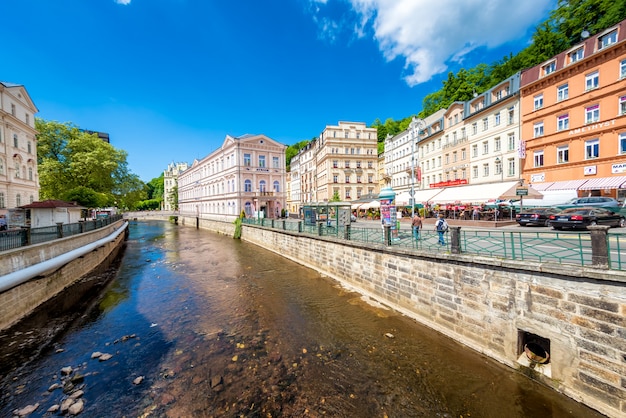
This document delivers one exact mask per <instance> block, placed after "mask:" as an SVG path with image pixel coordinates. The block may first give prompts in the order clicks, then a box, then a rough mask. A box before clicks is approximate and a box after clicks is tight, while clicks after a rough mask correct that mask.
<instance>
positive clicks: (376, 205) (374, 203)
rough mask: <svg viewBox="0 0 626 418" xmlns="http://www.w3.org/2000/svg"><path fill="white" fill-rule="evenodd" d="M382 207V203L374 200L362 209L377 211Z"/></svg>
mask: <svg viewBox="0 0 626 418" xmlns="http://www.w3.org/2000/svg"><path fill="white" fill-rule="evenodd" d="M379 207H380V202H379V201H378V200H373V201H371V202H369V203H365V204H364V205H363V206H361V209H377V208H379Z"/></svg>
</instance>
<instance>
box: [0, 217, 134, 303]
mask: <svg viewBox="0 0 626 418" xmlns="http://www.w3.org/2000/svg"><path fill="white" fill-rule="evenodd" d="M127 227H128V222H125V223H124V225H122V226H121V227H120V228H119V229H117V230H116V231H115V232H113V233H112V234H111V235H109V236H107V237H104V238H102V239H99V240H98V241H95V242H92V243H91V244H87V245H85V246H84V247H80V248H77V249H75V250H72V251H69V252H67V253H65V254H61V255H59V256H57V257H54V258H51V259H50V260H46V261H42V262H41V263H37V264H34V265H32V266H30V267H26V268H24V269H21V270H17V271H14V272H13V273H9V274H6V275H4V276H0V292H4V291H5V290H9V289H11V288H12V287H15V286H17V285H19V284H22V283H24V282H27V281H28V280H30V279H32V278H33V277H37V276H42V275H45V273H46V272H49V271H54V270H57V269H58V268H60V267H62V266H64V265H65V264H67V263H69V262H70V261H72V260H75V259H77V258H78V257H82V256H84V255H85V254H87V253H90V252H92V251H93V250H95V249H96V248H98V247H102V246H103V245H106V244H108V243H109V242H111V241H114V240H115V239H116V238H117V237H118V236H119V235H120V234H121V233H122V232H124V230H125V229H126V228H127Z"/></svg>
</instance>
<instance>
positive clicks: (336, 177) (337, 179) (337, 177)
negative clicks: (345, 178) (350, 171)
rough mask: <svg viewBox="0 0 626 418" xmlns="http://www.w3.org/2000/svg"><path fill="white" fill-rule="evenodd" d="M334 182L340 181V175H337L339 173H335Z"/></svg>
mask: <svg viewBox="0 0 626 418" xmlns="http://www.w3.org/2000/svg"><path fill="white" fill-rule="evenodd" d="M333 183H339V176H337V174H333Z"/></svg>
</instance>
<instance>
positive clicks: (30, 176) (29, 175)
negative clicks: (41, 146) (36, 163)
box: [28, 167, 33, 181]
mask: <svg viewBox="0 0 626 418" xmlns="http://www.w3.org/2000/svg"><path fill="white" fill-rule="evenodd" d="M28 180H30V181H33V168H32V167H28Z"/></svg>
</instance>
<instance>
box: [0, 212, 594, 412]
mask: <svg viewBox="0 0 626 418" xmlns="http://www.w3.org/2000/svg"><path fill="white" fill-rule="evenodd" d="M129 335H133V337H132V338H127V339H126V340H123V337H124V336H129ZM57 348H59V349H63V350H64V351H60V352H57V351H56V350H52V351H51V352H50V353H48V354H47V355H46V356H44V357H43V358H41V359H40V360H39V361H37V362H33V363H32V364H30V365H29V366H28V367H26V368H24V369H22V370H20V371H19V372H17V373H16V380H15V381H14V382H11V383H10V385H9V386H8V387H7V388H6V389H8V390H7V391H6V393H7V395H5V396H4V397H3V399H2V401H3V404H2V409H1V410H0V412H1V413H0V415H2V416H7V415H8V414H9V412H10V411H13V410H14V409H16V408H21V407H24V406H25V405H28V404H31V405H32V404H35V403H39V404H40V406H39V408H38V409H37V410H36V411H35V413H33V414H32V415H31V416H43V415H44V413H45V411H46V410H47V409H48V407H49V406H51V405H53V404H55V403H59V402H61V401H62V400H63V399H64V398H65V397H67V395H66V394H63V393H62V391H61V390H55V391H52V392H51V393H49V392H48V391H47V389H48V388H49V387H50V385H51V384H52V383H53V382H55V381H56V380H58V374H59V370H60V369H61V368H62V367H64V366H67V365H72V366H73V367H76V368H77V369H78V370H80V372H81V373H83V374H84V375H85V379H84V382H83V391H84V395H83V398H84V400H85V410H84V412H83V414H84V415H85V416H154V417H211V416H227V417H235V416H237V417H238V416H244V417H270V416H271V417H278V416H284V417H287V416H289V417H300V416H307V417H318V416H332V417H385V416H388V417H461V416H462V417H503V416H507V417H554V418H559V417H566V416H567V417H594V416H598V417H599V416H601V415H599V414H597V413H595V412H594V411H591V410H589V409H588V408H586V407H584V406H582V405H580V404H578V403H576V402H573V401H572V400H570V399H568V398H566V397H564V396H561V395H559V394H557V393H555V392H553V391H551V390H548V389H546V388H544V387H542V386H541V385H538V384H536V383H535V382H533V381H531V380H529V379H527V378H526V377H524V376H522V375H520V374H518V373H515V372H513V371H511V370H510V369H508V368H506V367H504V366H501V365H499V364H497V363H495V362H493V361H491V360H489V359H487V358H484V357H483V356H480V355H478V354H476V353H473V352H469V351H468V350H467V349H465V348H464V347H462V346H460V345H458V344H456V343H454V342H452V341H450V340H449V339H447V338H445V337H443V336H441V335H439V334H437V333H435V332H433V331H431V330H429V329H426V328H424V327H421V326H419V325H418V324H416V323H415V322H414V321H412V320H410V319H407V318H405V317H403V316H401V315H398V314H396V313H394V312H392V311H389V310H385V309H382V308H379V307H375V306H373V305H371V304H367V303H365V302H364V301H363V300H362V298H361V297H360V296H359V295H357V294H354V293H351V292H348V291H346V290H345V289H342V288H340V287H338V286H337V285H336V284H335V283H334V282H332V281H331V280H329V279H326V278H324V277H321V276H320V275H319V274H317V273H316V272H314V271H312V270H309V269H306V268H303V267H302V266H300V265H297V264H295V263H293V262H291V261H289V260H286V259H283V258H281V257H279V256H278V255H276V254H274V253H271V252H269V251H266V250H265V249H263V248H259V247H256V246H253V245H250V244H247V243H245V242H240V241H238V240H233V239H232V238H230V237H227V236H222V235H217V234H212V233H209V232H206V231H198V230H195V229H192V228H185V227H176V226H173V225H170V224H168V223H158V222H146V223H135V224H133V225H132V226H131V236H130V240H129V243H128V248H127V250H126V255H125V257H124V260H123V263H122V265H121V266H120V269H119V272H118V277H117V278H116V280H115V282H114V283H113V284H112V285H111V286H110V288H109V290H108V292H107V294H106V296H105V297H104V299H103V300H102V303H100V304H99V305H98V307H97V308H96V309H94V310H93V313H92V314H90V315H89V316H88V317H85V318H84V320H83V321H81V322H80V323H77V324H76V326H75V327H74V328H73V329H72V331H71V332H70V333H68V334H67V335H65V336H64V337H63V338H62V339H61V340H60V341H59V343H58V345H57ZM94 351H100V352H109V353H111V354H113V357H112V358H111V360H108V361H105V362H100V361H98V360H94V359H91V353H92V352H94ZM139 376H143V377H144V378H145V379H144V380H143V382H141V383H140V384H138V385H136V384H133V380H134V379H136V378H137V377H139ZM55 379H56V380H55ZM3 392H4V391H3Z"/></svg>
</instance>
